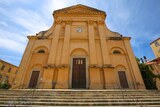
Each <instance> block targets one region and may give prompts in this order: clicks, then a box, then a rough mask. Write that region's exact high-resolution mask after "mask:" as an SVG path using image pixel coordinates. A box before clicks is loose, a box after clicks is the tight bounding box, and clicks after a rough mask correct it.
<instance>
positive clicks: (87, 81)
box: [69, 55, 89, 89]
mask: <svg viewBox="0 0 160 107" xmlns="http://www.w3.org/2000/svg"><path fill="white" fill-rule="evenodd" d="M73 58H85V60H86V89H88V88H89V76H88V74H89V73H88V58H87V56H79V55H78V56H77V55H75V56H71V59H70V67H71V69H70V75H69V88H72V74H73V69H72V67H73Z"/></svg>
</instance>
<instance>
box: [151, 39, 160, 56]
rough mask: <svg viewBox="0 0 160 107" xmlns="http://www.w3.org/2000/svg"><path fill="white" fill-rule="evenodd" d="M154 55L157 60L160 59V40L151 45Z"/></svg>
mask: <svg viewBox="0 0 160 107" xmlns="http://www.w3.org/2000/svg"><path fill="white" fill-rule="evenodd" d="M150 46H151V48H152V50H153V53H154V55H155V56H156V58H158V57H160V38H158V39H156V40H155V41H153V42H152V43H151V44H150Z"/></svg>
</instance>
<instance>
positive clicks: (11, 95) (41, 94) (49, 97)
mask: <svg viewBox="0 0 160 107" xmlns="http://www.w3.org/2000/svg"><path fill="white" fill-rule="evenodd" d="M0 106H1V107H2V106H3V107H4V106H7V107H8V106H11V107H13V106H16V107H22V106H23V107H30V106H33V107H44V106H45V107H46V106H47V107H49V106H50V107H51V106H107V107H111V106H112V107H160V91H154V90H153V91H149V90H70V89H65V90H57V89H55V90H54V89H53V90H50V89H43V90H42V89H16V90H0Z"/></svg>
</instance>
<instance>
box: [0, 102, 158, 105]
mask: <svg viewBox="0 0 160 107" xmlns="http://www.w3.org/2000/svg"><path fill="white" fill-rule="evenodd" d="M0 104H6V105H22V104H23V105H45V106H48V105H52V106H78V105H81V106H111V105H112V106H118V105H121V106H122V105H160V102H159V101H152V102H140V103H139V102H35V101H20V102H18V101H15V102H14V101H6V102H4V101H0Z"/></svg>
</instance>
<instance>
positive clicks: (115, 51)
mask: <svg viewBox="0 0 160 107" xmlns="http://www.w3.org/2000/svg"><path fill="white" fill-rule="evenodd" d="M113 54H121V51H119V50H114V51H113Z"/></svg>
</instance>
